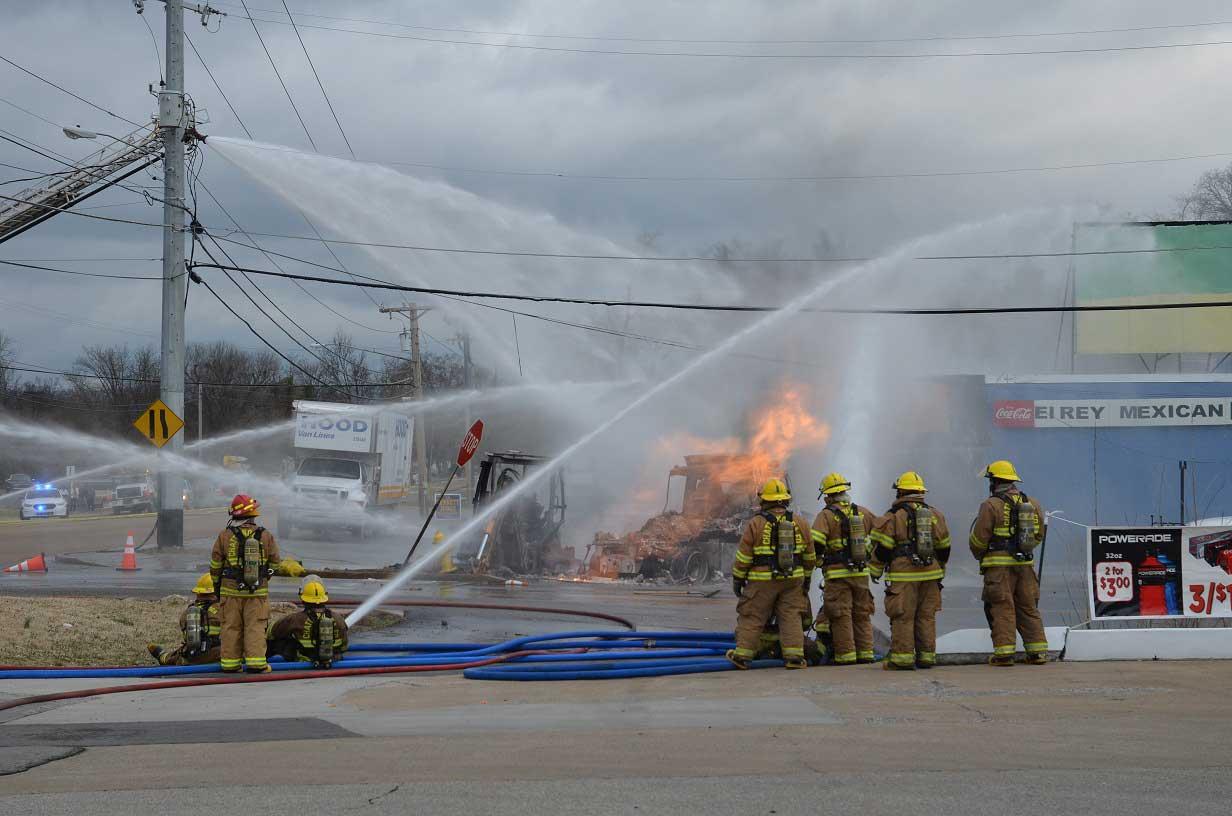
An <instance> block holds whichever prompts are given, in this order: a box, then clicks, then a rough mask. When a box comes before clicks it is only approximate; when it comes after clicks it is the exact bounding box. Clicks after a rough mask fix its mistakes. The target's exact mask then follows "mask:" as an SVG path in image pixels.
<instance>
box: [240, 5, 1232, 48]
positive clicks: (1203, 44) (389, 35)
mask: <svg viewBox="0 0 1232 816" xmlns="http://www.w3.org/2000/svg"><path fill="white" fill-rule="evenodd" d="M241 2H243V0H241ZM245 8H247V6H245ZM247 19H249V20H250V21H253V27H254V28H255V27H256V22H257V21H260V22H263V23H271V24H274V25H288V23H286V22H285V21H283V20H269V19H265V18H260V17H257V18H254V17H252V16H251V14H249V17H248V18H247ZM299 27H300V28H308V29H313V30H317V31H335V32H339V33H344V34H359V35H362V36H366V37H379V38H383V39H392V40H410V41H414V42H425V43H439V44H442V45H469V46H474V47H479V48H507V49H512V50H517V51H540V52H554V53H562V54H604V55H609V56H623V57H693V58H701V59H737V60H919V59H962V58H969V57H1025V56H1061V55H1068V54H1104V53H1115V52H1135V51H1157V50H1163V49H1178V48H1202V47H1207V46H1222V45H1232V40H1210V41H1205V42H1182V43H1154V44H1150V45H1118V46H1093V47H1087V48H1051V49H1023V50H1017V51H952V52H926V53H915V54H912V53H891V54H836V53H826V54H816V53H814V54H809V53H780V54H768V53H762V54H741V53H736V52H730V51H727V52H724V51H711V52H703V51H635V50H616V49H604V48H567V47H564V46H553V45H528V44H525V43H508V42H506V43H492V42H479V41H476V40H459V39H451V38H444V37H425V36H422V35H417V34H393V33H389V32H385V31H360V30H356V29H353V28H338V27H337V26H324V25H312V24H307V23H300V24H299Z"/></svg>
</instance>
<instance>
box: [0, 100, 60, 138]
mask: <svg viewBox="0 0 1232 816" xmlns="http://www.w3.org/2000/svg"><path fill="white" fill-rule="evenodd" d="M0 102H3V103H4V104H6V105H8V106H9V107H10V108H17V110H19V111H21V112H22V113H26V114H29V115H30V116H33V117H34V118H35V119H39V120H41V121H44V122H46V123H47V124H49V125H51V126H52V127H53V128H56V129H57V130H59V129H60V128H61V125H58V124H56V123H55V122H53V121H51V120H50V119H48V118H47V117H46V116H40V115H38V114H37V113H35V112H34V111H32V110H30V109H28V108H23V107H22V106H21V105H18V104H17V103H16V102H13V101H12V100H9V99H5V98H4V97H2V96H0Z"/></svg>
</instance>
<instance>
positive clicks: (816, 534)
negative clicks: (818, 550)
mask: <svg viewBox="0 0 1232 816" xmlns="http://www.w3.org/2000/svg"><path fill="white" fill-rule="evenodd" d="M813 542H814V543H815V544H825V543H826V534H825V533H823V532H822V531H821V530H813Z"/></svg>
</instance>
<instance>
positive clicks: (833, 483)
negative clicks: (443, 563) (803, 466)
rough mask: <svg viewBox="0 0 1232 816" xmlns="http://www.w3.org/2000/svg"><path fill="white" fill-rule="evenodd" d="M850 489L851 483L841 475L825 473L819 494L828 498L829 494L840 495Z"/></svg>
mask: <svg viewBox="0 0 1232 816" xmlns="http://www.w3.org/2000/svg"><path fill="white" fill-rule="evenodd" d="M850 489H851V482H850V481H848V479H847V477H846V476H844V475H843V474H841V473H827V474H826V475H825V477H823V478H822V480H821V492H822V495H825V496H829V495H830V494H831V493H842V492H843V491H845V490H850Z"/></svg>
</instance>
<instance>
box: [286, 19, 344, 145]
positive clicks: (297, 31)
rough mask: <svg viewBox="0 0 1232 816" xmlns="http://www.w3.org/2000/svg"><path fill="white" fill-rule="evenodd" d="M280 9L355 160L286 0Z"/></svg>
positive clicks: (332, 104)
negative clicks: (282, 9) (284, 13)
mask: <svg viewBox="0 0 1232 816" xmlns="http://www.w3.org/2000/svg"><path fill="white" fill-rule="evenodd" d="M282 7H283V8H284V9H286V13H287V20H289V21H290V23H291V28H292V30H293V31H295V38H296V39H297V40H299V47H300V48H302V49H303V50H304V58H305V59H307V60H308V67H309V68H311V69H312V76H313V77H314V78H315V79H316V81H317V87H318V88H320V89H321V96H323V97H325V104H326V105H328V106H329V112H330V114H332V115H333V117H334V124H336V125H337V126H338V132H339V133H341V134H342V141H344V142H346V146H347V151H348V152H350V154H351V158H355V148H353V147H351V140H350V139H348V138H347V135H346V131H345V130H343V129H342V122H341V121H340V120H339V119H338V112H337V111H335V110H334V103H333V102H331V101H330V100H329V94H328V93H326V92H325V84H324V83H322V82H321V75H320V74H318V73H317V66H316V65H315V64H313V62H312V55H311V54H309V53H308V46H306V45H304V38H303V36H302V35H301V34H300V33H299V26H297V25H296V24H295V18H294V17H292V16H291V9H290V8H288V7H287V0H282Z"/></svg>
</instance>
